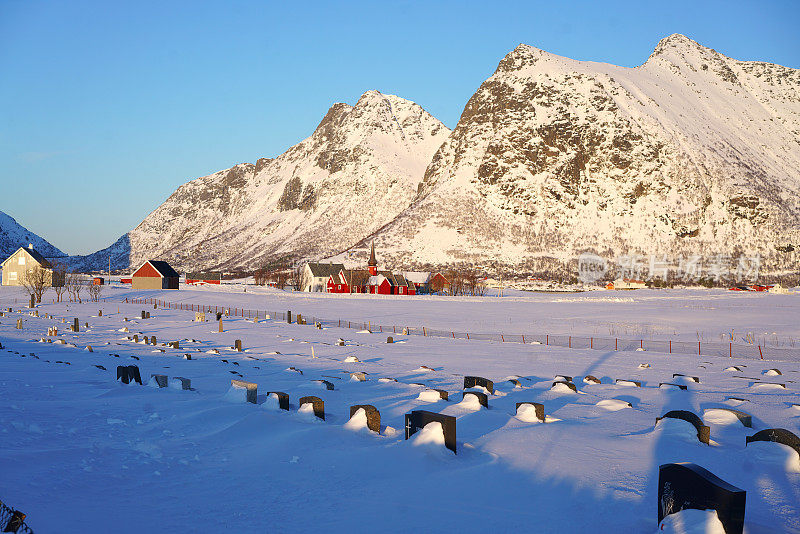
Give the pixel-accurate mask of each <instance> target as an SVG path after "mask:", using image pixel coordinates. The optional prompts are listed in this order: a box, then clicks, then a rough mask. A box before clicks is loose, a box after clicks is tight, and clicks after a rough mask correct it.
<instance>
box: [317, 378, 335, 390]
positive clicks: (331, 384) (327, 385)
mask: <svg viewBox="0 0 800 534" xmlns="http://www.w3.org/2000/svg"><path fill="white" fill-rule="evenodd" d="M316 382H319V383H320V384H323V385H324V386H325V389H327V390H328V391H333V382H328V381H327V380H317V381H316Z"/></svg>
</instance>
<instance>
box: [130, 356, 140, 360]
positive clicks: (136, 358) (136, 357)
mask: <svg viewBox="0 0 800 534" xmlns="http://www.w3.org/2000/svg"><path fill="white" fill-rule="evenodd" d="M131 358H133V359H134V360H138V359H139V357H138V356H131Z"/></svg>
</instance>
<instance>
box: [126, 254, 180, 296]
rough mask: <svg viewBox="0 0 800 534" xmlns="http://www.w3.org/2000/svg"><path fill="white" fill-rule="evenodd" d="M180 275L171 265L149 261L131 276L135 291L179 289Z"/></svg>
mask: <svg viewBox="0 0 800 534" xmlns="http://www.w3.org/2000/svg"><path fill="white" fill-rule="evenodd" d="M179 282H180V275H179V274H178V273H177V272H176V271H175V269H173V268H172V267H171V266H170V264H169V263H167V262H165V261H159V260H147V261H146V262H144V264H143V265H142V266H141V267H139V268H138V269H136V270H135V271H134V272H133V275H132V276H131V287H132V288H133V289H178V286H179Z"/></svg>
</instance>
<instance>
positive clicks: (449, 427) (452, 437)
mask: <svg viewBox="0 0 800 534" xmlns="http://www.w3.org/2000/svg"><path fill="white" fill-rule="evenodd" d="M428 423H441V425H442V431H443V433H444V446H445V447H447V448H448V449H450V450H451V451H453V453H455V454H458V452H457V450H456V418H455V417H453V416H452V415H443V414H440V413H435V412H429V411H427V410H413V411H412V412H411V413H407V414H406V439H408V438H410V437H411V436H413V435H414V434H416V432H417V430H419V429H420V428H425V425H427V424H428Z"/></svg>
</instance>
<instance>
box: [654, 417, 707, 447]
mask: <svg viewBox="0 0 800 534" xmlns="http://www.w3.org/2000/svg"><path fill="white" fill-rule="evenodd" d="M666 418H671V419H682V420H683V421H686V422H688V423H691V424H692V425H693V426H694V428H695V429H696V430H697V439H698V440H700V443H705V444H706V445H708V440H709V438H710V437H711V429H710V428H709V427H707V426H706V425H704V424H703V421H702V419H700V418H699V417H697V416H696V415H695V414H693V413H692V412H689V411H686V410H672V411H669V412H667V413H665V414H664V415H662V416H661V417H656V423H658V422H659V421H661V420H662V419H666Z"/></svg>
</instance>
